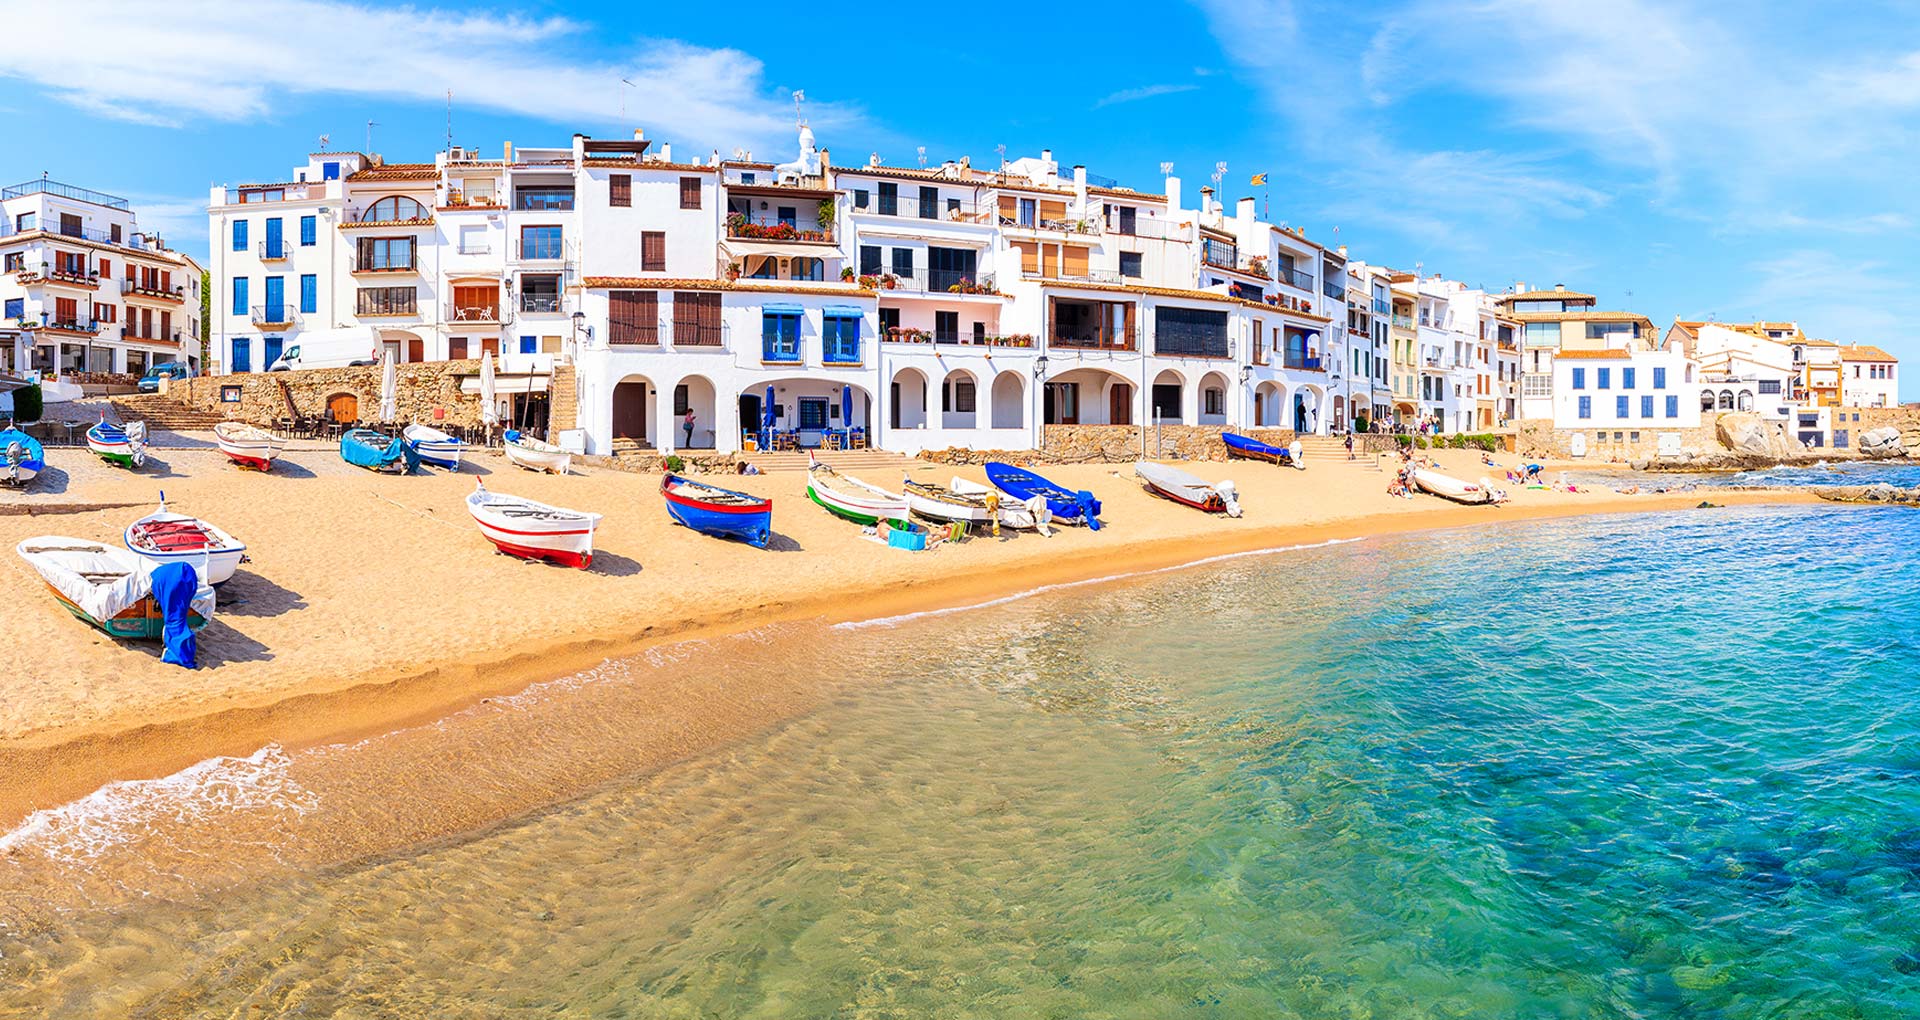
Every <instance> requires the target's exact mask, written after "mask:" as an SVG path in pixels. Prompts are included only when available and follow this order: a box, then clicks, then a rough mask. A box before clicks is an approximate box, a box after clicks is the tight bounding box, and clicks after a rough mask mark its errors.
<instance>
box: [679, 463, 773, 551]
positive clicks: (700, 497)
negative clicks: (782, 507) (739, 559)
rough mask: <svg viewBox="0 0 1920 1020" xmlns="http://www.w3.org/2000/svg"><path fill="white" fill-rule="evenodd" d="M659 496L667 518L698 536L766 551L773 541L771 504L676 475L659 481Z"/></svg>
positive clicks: (766, 500)
mask: <svg viewBox="0 0 1920 1020" xmlns="http://www.w3.org/2000/svg"><path fill="white" fill-rule="evenodd" d="M660 495H661V496H662V497H663V498H665V499H666V501H667V516H668V517H671V518H673V519H674V520H675V521H676V522H678V523H680V524H684V525H686V526H687V527H689V528H692V529H693V530H695V531H698V532H700V533H701V534H704V535H715V536H718V537H720V538H737V539H739V540H741V541H742V542H745V543H747V544H748V545H750V546H753V547H754V548H756V549H765V548H766V547H767V541H768V539H770V538H772V537H773V500H770V499H762V498H760V497H759V496H754V495H749V494H748V493H744V492H735V491H733V490H732V489H722V488H720V487H719V486H717V485H707V484H706V483H704V482H696V481H693V480H691V479H688V478H682V477H680V476H679V475H675V474H669V475H667V476H666V477H665V478H662V479H661V480H660Z"/></svg>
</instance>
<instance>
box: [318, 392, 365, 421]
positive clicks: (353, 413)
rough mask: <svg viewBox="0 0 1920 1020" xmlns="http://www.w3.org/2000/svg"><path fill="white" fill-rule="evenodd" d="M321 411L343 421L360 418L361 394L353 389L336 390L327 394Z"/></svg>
mask: <svg viewBox="0 0 1920 1020" xmlns="http://www.w3.org/2000/svg"><path fill="white" fill-rule="evenodd" d="M320 408H321V413H323V414H324V415H326V416H327V417H328V418H331V419H332V420H334V421H337V422H341V423H343V424H344V423H348V422H356V421H359V420H360V394H359V393H357V392H355V391H353V390H336V391H334V392H332V393H329V394H327V399H326V401H325V402H323V403H322V404H321V405H320Z"/></svg>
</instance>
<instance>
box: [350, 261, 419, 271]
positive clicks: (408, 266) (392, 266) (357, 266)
mask: <svg viewBox="0 0 1920 1020" xmlns="http://www.w3.org/2000/svg"><path fill="white" fill-rule="evenodd" d="M417 268H418V267H417V266H416V265H415V263H414V260H413V259H411V258H409V259H407V260H406V261H404V262H396V261H394V260H393V259H381V258H372V259H362V258H356V259H354V260H353V271H354V272H356V273H411V272H414V271H415V270H416V269H417Z"/></svg>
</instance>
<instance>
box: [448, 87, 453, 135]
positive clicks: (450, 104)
mask: <svg viewBox="0 0 1920 1020" xmlns="http://www.w3.org/2000/svg"><path fill="white" fill-rule="evenodd" d="M447 148H448V149H449V150H451V149H452V148H453V90H452V89H448V90H447Z"/></svg>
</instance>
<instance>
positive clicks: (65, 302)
mask: <svg viewBox="0 0 1920 1020" xmlns="http://www.w3.org/2000/svg"><path fill="white" fill-rule="evenodd" d="M53 317H54V318H55V319H56V320H58V321H60V322H74V321H77V320H78V319H79V318H80V304H79V302H78V301H76V300H74V299H73V298H70V297H63V298H54V299H53Z"/></svg>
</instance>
